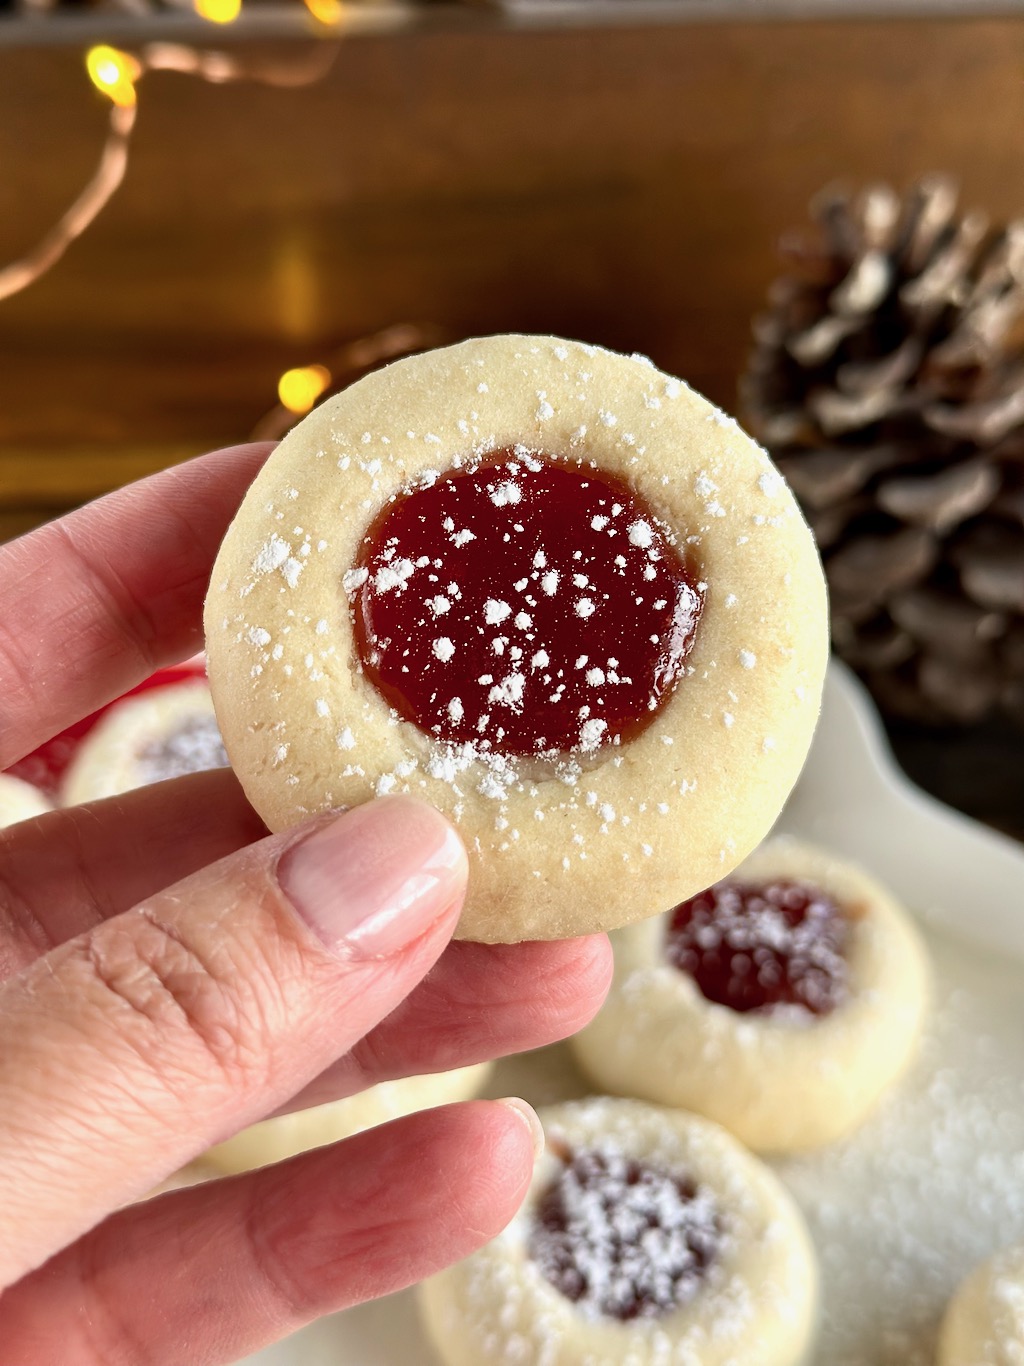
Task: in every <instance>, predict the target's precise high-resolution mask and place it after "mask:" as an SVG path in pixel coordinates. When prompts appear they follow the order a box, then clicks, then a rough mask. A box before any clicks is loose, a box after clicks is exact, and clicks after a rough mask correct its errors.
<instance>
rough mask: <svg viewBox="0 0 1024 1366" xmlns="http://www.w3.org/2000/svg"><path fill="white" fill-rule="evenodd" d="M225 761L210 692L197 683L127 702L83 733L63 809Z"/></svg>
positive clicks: (154, 690)
mask: <svg viewBox="0 0 1024 1366" xmlns="http://www.w3.org/2000/svg"><path fill="white" fill-rule="evenodd" d="M227 762H228V757H227V753H226V752H225V749H224V742H223V741H222V740H221V738H220V731H219V729H218V727H217V718H216V716H215V715H214V710H213V700H212V698H211V696H210V689H209V687H208V686H207V684H206V683H204V682H203V681H202V680H201V679H197V680H196V681H194V682H187V683H175V684H172V685H169V686H168V687H165V688H151V689H149V690H148V691H147V692H143V693H138V694H136V695H134V696H132V697H126V698H124V699H123V701H120V702H117V703H115V704H114V705H113V706H112V707H111V708H110V709H109V710H108V711H107V712H106V714H105V715H104V717H103V719H102V720H101V721H99V722H98V723H97V724H96V726H94V727H93V729H92V730H91V731H90V732H89V733H88V735H87V736H86V738H85V739H84V740H83V741H82V743H81V745H80V746H79V748H78V751H77V753H76V754H75V757H74V758H73V759H72V761H71V763H70V765H69V766H68V771H67V773H66V774H65V776H64V781H63V784H62V786H61V801H62V802H63V804H64V805H65V806H77V805H78V804H79V803H81V802H94V801H98V800H99V799H100V798H102V797H114V796H117V794H118V793H120V792H129V791H131V790H132V789H133V788H136V787H145V786H146V785H147V784H148V783H157V782H161V781H163V780H164V779H166V778H180V777H182V776H184V775H185V774H186V773H200V772H202V771H203V770H205V769H208V768H223V767H224V766H226V764H227Z"/></svg>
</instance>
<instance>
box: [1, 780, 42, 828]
mask: <svg viewBox="0 0 1024 1366" xmlns="http://www.w3.org/2000/svg"><path fill="white" fill-rule="evenodd" d="M52 810H53V807H52V806H51V805H50V803H49V802H48V801H47V800H46V798H45V797H44V796H43V794H42V793H41V792H40V791H39V789H38V788H37V787H33V786H32V784H31V783H26V782H22V780H21V779H20V778H15V777H12V775H11V774H9V773H0V830H2V829H3V828H4V826H7V825H17V823H18V822H19V821H27V820H31V819H32V817H33V816H42V815H43V814H44V812H46V811H52Z"/></svg>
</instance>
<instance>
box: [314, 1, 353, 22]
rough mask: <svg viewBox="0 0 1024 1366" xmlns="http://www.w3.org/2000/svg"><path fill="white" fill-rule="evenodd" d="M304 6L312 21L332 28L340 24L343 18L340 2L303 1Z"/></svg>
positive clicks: (343, 11)
mask: <svg viewBox="0 0 1024 1366" xmlns="http://www.w3.org/2000/svg"><path fill="white" fill-rule="evenodd" d="M305 4H306V8H307V9H308V10H309V12H310V14H311V15H312V16H313V18H314V19H316V20H317V21H318V22H319V23H321V24H328V25H329V26H330V27H332V28H334V27H336V26H337V25H338V24H340V23H341V21H342V20H343V19H344V17H345V6H344V4H343V3H342V0H305Z"/></svg>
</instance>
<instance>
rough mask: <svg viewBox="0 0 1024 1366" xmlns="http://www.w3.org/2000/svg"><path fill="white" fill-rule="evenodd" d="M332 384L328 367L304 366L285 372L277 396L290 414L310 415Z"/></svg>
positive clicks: (279, 382)
mask: <svg viewBox="0 0 1024 1366" xmlns="http://www.w3.org/2000/svg"><path fill="white" fill-rule="evenodd" d="M330 382H331V372H330V370H328V369H327V366H326V365H302V366H299V368H298V369H296V370H286V371H285V372H284V374H283V375H282V376H281V378H280V379H279V380H278V381H277V396H278V398H279V399H280V400H281V403H282V406H283V407H285V408H287V409H288V411H289V412H290V413H308V412H309V410H310V408H312V406H313V404H314V403H315V402H316V401H317V399H318V398H319V397H320V395H321V394H322V393H323V391H324V390H325V389H326V388H327V386H328V385H329V384H330Z"/></svg>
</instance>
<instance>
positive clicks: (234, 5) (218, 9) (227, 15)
mask: <svg viewBox="0 0 1024 1366" xmlns="http://www.w3.org/2000/svg"><path fill="white" fill-rule="evenodd" d="M193 4H194V5H195V11H196V14H198V15H199V17H200V19H208V20H209V21H210V23H211V24H233V23H234V22H235V20H236V19H237V18H238V16H239V15H240V14H241V12H242V0H193Z"/></svg>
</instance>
